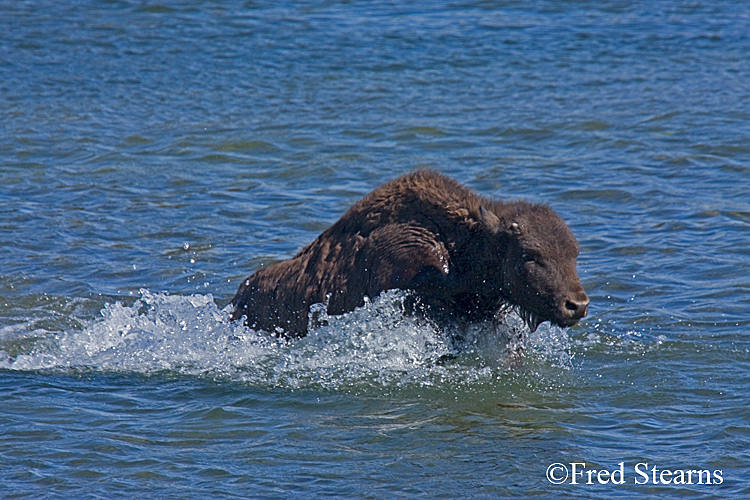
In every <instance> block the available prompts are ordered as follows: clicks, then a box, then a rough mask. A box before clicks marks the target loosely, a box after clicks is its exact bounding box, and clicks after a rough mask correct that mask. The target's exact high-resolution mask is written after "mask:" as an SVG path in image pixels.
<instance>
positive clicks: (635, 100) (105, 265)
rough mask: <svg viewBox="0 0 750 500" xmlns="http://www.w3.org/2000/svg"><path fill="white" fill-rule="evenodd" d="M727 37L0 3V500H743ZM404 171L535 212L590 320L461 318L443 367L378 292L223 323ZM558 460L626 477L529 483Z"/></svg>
mask: <svg viewBox="0 0 750 500" xmlns="http://www.w3.org/2000/svg"><path fill="white" fill-rule="evenodd" d="M749 23H750V18H749V16H748V13H747V9H746V7H745V6H744V5H742V4H741V3H736V2H725V1H719V2H710V3H706V4H701V3H695V2H692V3H690V2H679V1H665V2H661V3H659V4H653V3H647V2H643V3H632V2H631V3H621V2H566V3H560V2H545V1H532V2H482V3H476V4H471V3H449V2H433V3H431V4H429V5H427V6H423V5H416V4H414V5H411V4H403V3H393V4H391V3H388V2H380V1H372V2H366V3H364V2H363V3H356V2H355V3H346V2H342V3H337V2H321V3H310V2H284V3H281V4H279V3H278V2H267V3H264V2H246V3H241V2H233V3H213V2H179V1H164V2H161V3H142V2H127V1H123V2H118V1H112V2H73V3H68V2H43V1H42V2H4V3H2V4H0V96H2V98H0V116H2V117H3V118H2V119H0V131H1V132H2V133H0V159H1V163H0V176H1V177H0V180H2V188H0V248H1V249H2V251H0V425H2V432H0V467H1V468H2V471H3V473H2V478H1V479H0V497H3V498H237V497H239V498H290V497H293V498H322V497H337V498H430V499H433V498H492V499H496V498H510V497H513V498H516V497H521V498H524V497H531V496H535V497H539V498H597V499H599V498H644V497H659V498H685V497H687V498H745V497H747V496H749V495H750V485H749V483H748V479H749V477H750V476H749V475H748V471H749V470H750V453H748V449H749V448H750V410H748V406H749V405H748V402H749V401H750V389H748V387H750V363H749V362H748V359H749V353H750V341H748V337H747V329H748V324H750V314H748V309H749V306H750V296H749V295H748V293H749V292H750V277H749V276H750V272H748V271H750V201H748V200H750V197H748V191H749V188H750V146H748V144H750V127H749V126H748V123H750V104H749V103H750V84H749V83H748V82H750V67H749V66H750V63H748V59H747V54H748V53H749V52H750V24H749ZM418 167H431V168H435V169H438V170H439V171H441V172H443V173H446V174H448V175H451V176H454V177H456V178H457V179H459V180H460V181H462V182H464V183H466V184H468V185H470V186H471V187H473V188H475V189H476V190H478V191H479V192H481V193H482V194H485V195H487V196H493V197H498V198H511V199H512V198H518V197H523V198H527V199H530V200H532V201H537V202H545V203H549V204H550V205H552V206H553V208H555V210H557V211H558V212H559V213H560V214H561V215H562V216H563V217H564V218H565V219H566V220H567V221H568V223H569V225H570V226H571V228H572V229H573V232H574V233H575V234H576V236H577V237H578V239H579V241H580V243H581V247H582V251H581V256H580V259H579V274H580V275H581V279H582V281H583V284H584V286H585V288H586V290H587V292H588V293H589V295H590V297H591V300H592V303H591V308H590V314H589V317H588V318H586V319H585V320H584V321H583V322H582V323H581V324H579V325H578V326H576V327H574V328H571V329H569V330H567V331H563V330H560V329H559V328H556V327H550V326H549V325H548V324H545V325H543V326H542V327H540V329H539V330H538V331H537V332H536V333H535V334H534V335H532V336H531V338H530V339H529V345H528V346H527V353H526V357H525V359H524V361H523V363H522V365H521V366H516V364H515V363H512V362H509V359H508V357H507V355H506V353H505V350H504V348H503V345H502V344H501V343H500V342H498V341H497V339H496V338H495V337H494V336H493V335H492V334H491V333H490V332H489V331H488V329H487V328H485V327H483V326H482V325H474V326H473V327H472V328H473V329H472V331H471V332H470V333H471V335H470V339H469V342H468V343H467V345H466V346H464V349H463V350H462V353H461V354H460V355H459V357H458V358H457V359H456V360H454V361H452V362H450V363H440V362H439V361H438V360H439V359H440V358H441V356H443V355H444V354H446V353H451V352H452V349H453V348H454V346H452V345H451V343H450V341H449V340H448V339H446V338H443V337H441V336H439V335H435V334H434V332H433V331H432V329H431V328H430V326H429V325H427V324H424V323H422V322H420V321H419V320H417V319H414V318H405V317H403V316H402V315H400V313H399V304H400V300H402V299H403V297H402V296H401V295H400V294H398V293H395V294H388V295H386V296H384V297H380V298H377V299H375V300H374V301H372V302H371V303H369V304H368V305H367V306H366V307H365V308H363V309H361V310H358V311H354V312H352V313H350V314H347V315H345V316H343V317H340V318H333V319H332V320H331V322H330V324H329V325H328V326H326V327H323V328H322V329H320V330H318V331H316V332H314V334H312V335H310V336H309V337H307V338H305V339H302V340H300V341H298V342H294V343H291V344H284V343H281V342H278V341H276V340H273V339H269V338H267V337H264V336H262V335H258V334H256V333H255V332H252V331H250V330H248V329H246V328H245V327H243V326H241V325H237V324H231V323H229V322H227V320H226V318H227V315H228V312H227V310H226V307H225V306H226V304H227V303H228V302H229V300H230V299H231V297H232V296H233V294H234V292H235V291H236V289H237V286H238V284H239V282H240V280H241V279H243V278H244V277H245V276H247V275H248V274H250V272H252V271H253V270H255V269H257V268H259V267H260V266H262V265H264V264H267V263H270V262H273V261H276V260H279V259H283V258H286V257H289V256H291V255H292V254H294V253H295V252H296V251H297V250H298V249H299V248H300V247H301V246H303V245H305V244H306V243H308V242H310V241H311V240H312V239H313V238H315V237H316V236H317V234H319V233H320V231H322V230H323V229H325V228H326V227H328V225H330V224H331V223H333V222H334V221H335V220H336V219H338V217H339V216H340V215H341V214H342V213H343V212H344V211H345V210H346V209H347V207H349V206H350V205H351V204H352V203H353V202H355V201H356V200H357V199H359V198H360V197H361V196H362V195H364V194H365V193H367V192H369V191H370V190H371V189H373V188H374V187H376V186H377V185H379V184H380V183H382V182H384V181H386V180H388V179H390V178H392V177H395V176H397V175H399V174H402V173H405V172H407V171H410V170H412V169H415V168H418ZM513 321H514V319H513V318H511V319H510V323H511V324H510V325H507V328H516V327H518V325H517V322H516V323H515V324H514V323H513ZM577 462H585V464H586V466H585V467H586V470H587V471H591V470H594V469H595V470H607V471H609V472H610V473H611V472H612V471H617V470H618V469H619V467H620V465H619V464H620V463H622V464H623V465H622V467H623V471H624V476H625V477H624V479H625V484H622V485H620V484H613V482H612V481H609V482H607V483H605V484H599V483H598V480H597V477H598V476H597V475H596V473H594V475H593V476H592V477H593V480H592V481H591V482H592V483H593V484H585V483H586V482H587V477H586V476H585V475H582V476H577V477H578V481H577V482H578V483H584V484H571V482H570V479H568V481H567V482H565V483H564V484H552V483H551V482H550V481H549V480H548V479H547V477H546V472H547V469H548V467H549V466H551V465H552V464H554V463H562V464H564V465H566V466H567V467H568V468H569V469H570V468H571V467H572V466H571V463H577ZM638 464H648V465H647V466H640V469H639V470H641V471H646V472H645V473H644V475H640V474H638V472H637V471H636V467H637V466H638ZM653 467H657V469H658V470H657V474H658V473H659V472H658V471H660V470H665V469H666V470H669V471H671V473H670V474H667V475H665V476H657V477H656V480H654V476H652V473H653V471H652V469H653ZM687 470H696V471H697V470H701V471H702V470H707V471H709V472H711V473H714V471H720V472H719V474H720V477H721V482H719V481H718V480H717V479H716V476H715V475H714V476H711V481H710V484H706V483H708V481H703V480H702V481H701V483H703V484H699V481H697V480H696V476H691V478H690V480H689V481H688V478H687V476H686V472H684V471H687ZM674 471H683V473H682V476H681V475H680V473H679V472H674ZM601 477H603V478H604V479H608V478H612V477H617V474H615V476H612V475H611V474H610V475H609V476H607V475H606V474H605V475H604V476H601ZM644 477H645V479H644ZM680 478H682V479H680ZM662 479H664V481H663V482H662ZM704 479H705V478H704ZM639 482H642V483H643V484H639ZM655 483H656V484H655ZM664 483H667V484H664ZM675 483H677V484H675ZM679 483H687V484H679Z"/></svg>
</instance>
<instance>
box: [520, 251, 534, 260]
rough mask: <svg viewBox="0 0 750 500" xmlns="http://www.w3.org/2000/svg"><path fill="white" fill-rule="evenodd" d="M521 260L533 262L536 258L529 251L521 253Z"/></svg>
mask: <svg viewBox="0 0 750 500" xmlns="http://www.w3.org/2000/svg"><path fill="white" fill-rule="evenodd" d="M521 260H522V261H524V262H534V261H535V260H536V259H535V258H534V256H533V255H531V254H530V253H527V252H523V253H522V254H521Z"/></svg>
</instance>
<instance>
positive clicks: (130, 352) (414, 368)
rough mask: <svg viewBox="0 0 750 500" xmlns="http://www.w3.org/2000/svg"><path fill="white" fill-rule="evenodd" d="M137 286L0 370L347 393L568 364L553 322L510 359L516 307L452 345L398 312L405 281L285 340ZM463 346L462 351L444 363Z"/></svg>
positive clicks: (485, 378) (468, 386)
mask: <svg viewBox="0 0 750 500" xmlns="http://www.w3.org/2000/svg"><path fill="white" fill-rule="evenodd" d="M141 294H142V297H141V298H140V299H139V300H137V301H136V302H135V303H133V304H132V305H125V304H123V303H120V302H117V303H114V304H108V305H107V306H106V307H105V308H104V309H103V310H102V312H101V314H102V318H100V319H97V320H93V321H88V322H86V324H84V326H83V328H82V329H80V330H72V331H67V332H62V333H58V334H56V335H50V334H49V333H50V332H43V331H37V332H36V333H35V335H37V336H38V338H37V340H36V347H35V348H34V350H33V351H32V352H31V353H29V354H18V355H16V356H15V357H12V356H6V357H5V358H0V369H10V370H43V371H52V372H63V373H70V372H73V373H81V372H118V373H133V374H139V375H147V376H153V375H166V376H173V374H180V375H189V376H199V377H207V378H210V379H216V380H226V381H230V382H238V383H243V384H249V385H252V386H256V387H265V388H271V387H279V388H286V389H303V388H307V389H326V390H336V391H345V392H354V393H368V392H371V391H373V390H374V391H376V392H378V393H381V392H382V391H386V392H391V391H394V390H398V391H401V390H407V391H408V390H411V389H420V390H421V389H425V388H433V389H434V390H436V391H438V392H440V393H444V392H446V391H447V393H454V392H455V393H456V394H460V393H464V392H465V391H467V390H468V391H475V390H479V391H483V390H495V389H496V388H498V386H506V385H508V384H511V385H513V384H517V383H519V380H521V383H522V384H524V385H527V386H528V385H533V386H538V385H540V384H541V385H543V386H544V387H548V386H550V385H557V384H559V381H560V378H561V377H563V378H564V377H565V376H564V373H565V372H566V371H567V368H570V367H571V366H572V360H571V356H570V354H569V352H570V347H571V346H570V341H569V339H568V337H567V335H566V334H565V332H564V331H563V330H562V329H560V328H559V327H555V326H547V325H542V327H540V328H539V329H538V330H537V331H536V332H535V333H533V334H532V335H530V336H529V338H528V339H527V343H526V356H525V357H524V363H523V369H522V370H518V369H517V368H514V367H510V366H509V365H508V362H507V361H508V358H507V352H506V350H505V346H504V343H503V340H502V339H503V338H505V337H508V336H510V335H513V334H514V332H516V331H517V329H518V328H525V325H524V324H523V321H522V320H521V319H520V318H519V317H518V316H517V315H515V314H511V315H509V316H508V317H506V319H505V321H504V322H502V323H501V324H500V325H499V326H498V325H496V324H493V323H477V324H472V325H470V326H468V327H466V328H461V335H462V341H461V345H460V346H458V345H456V341H455V338H454V337H455V335H454V334H455V333H456V332H451V331H446V332H444V333H441V332H440V331H438V330H436V329H435V328H434V325H432V324H431V323H430V322H429V321H428V320H426V319H424V318H420V317H415V316H413V315H405V314H403V307H404V300H406V299H407V293H405V292H403V291H400V290H391V291H388V292H384V293H383V294H381V295H380V296H379V297H377V298H376V299H375V300H373V301H369V300H368V301H366V303H365V304H364V305H363V306H362V307H360V308H358V309H356V310H354V311H352V312H349V313H346V314H343V315H340V316H331V317H328V318H325V319H326V320H327V323H328V324H327V325H324V326H321V327H319V328H317V329H316V330H314V331H311V332H310V334H309V335H307V336H306V337H304V338H301V339H297V340H295V341H291V342H289V341H285V340H283V339H278V338H275V337H272V336H269V335H268V333H267V332H262V331H255V330H252V329H250V328H248V327H247V326H245V325H243V324H241V323H239V322H230V321H227V319H228V316H229V313H230V311H229V308H224V309H223V310H222V309H220V308H219V307H218V306H217V305H216V303H215V302H214V300H213V297H211V296H210V295H190V296H172V295H167V294H162V293H151V292H149V291H147V290H142V291H141ZM458 350H460V351H461V355H460V356H458V357H456V358H455V359H452V360H451V361H450V362H447V363H443V362H441V359H445V357H446V356H450V355H452V354H455V353H457V352H458ZM560 368H563V370H562V371H561V370H560ZM170 374H172V375H170Z"/></svg>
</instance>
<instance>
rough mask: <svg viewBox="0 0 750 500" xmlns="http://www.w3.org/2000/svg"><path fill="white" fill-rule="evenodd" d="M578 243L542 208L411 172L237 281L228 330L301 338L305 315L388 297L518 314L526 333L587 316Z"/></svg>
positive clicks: (450, 309)
mask: <svg viewBox="0 0 750 500" xmlns="http://www.w3.org/2000/svg"><path fill="white" fill-rule="evenodd" d="M578 250H579V248H578V242H577V241H576V239H575V237H574V236H573V234H572V233H571V231H570V229H569V228H568V226H567V225H566V224H565V222H564V221H563V220H562V219H561V218H560V217H559V216H558V215H557V214H556V213H555V212H554V211H553V210H552V209H551V208H549V207H548V206H546V205H538V204H532V203H528V202H525V201H513V202H501V201H494V200H490V199H488V198H485V197H482V196H480V195H479V194H477V193H476V192H474V191H472V190H471V189H469V188H467V187H466V186H463V185H461V184H460V183H458V182H457V181H455V180H453V179H451V178H449V177H446V176H444V175H441V174H438V173H437V172H434V171H431V170H420V171H417V172H414V173H412V174H408V175H404V176H402V177H399V178H397V179H394V180H392V181H390V182H387V183H385V184H383V185H382V186H380V187H379V188H377V189H375V190H374V191H373V192H371V193H370V194H368V195H367V196H365V197H364V198H363V199H362V200H360V201H358V202H357V203H355V204H354V205H353V206H352V207H351V208H350V209H349V210H348V211H347V212H346V213H345V214H344V216H343V217H341V219H339V221H338V222H336V223H335V224H334V225H332V226H331V227H329V228H328V229H326V230H325V231H323V233H322V234H321V235H320V236H318V238H317V239H315V241H313V242H312V243H310V244H309V245H307V246H306V247H305V248H303V249H302V250H301V251H300V252H299V253H298V254H297V255H295V256H294V257H292V258H291V259H288V260H285V261H282V262H278V263H276V264H274V265H272V266H270V267H268V268H265V269H261V270H259V271H258V272H256V273H255V274H253V275H252V276H250V277H248V278H247V279H246V280H244V281H243V282H242V284H241V285H240V287H239V290H238V291H237V295H236V296H235V297H234V299H233V300H232V304H233V305H234V307H235V309H234V312H233V314H232V319H233V320H237V319H240V318H242V317H244V318H245V322H246V323H247V325H248V326H250V327H252V328H255V329H262V330H266V331H269V332H273V333H275V334H277V335H281V336H284V337H289V338H293V337H301V336H304V335H305V334H306V333H307V329H308V321H309V317H308V316H309V312H310V306H311V305H313V304H317V303H326V304H327V312H328V314H330V315H337V314H343V313H345V312H348V311H351V310H353V309H355V308H357V307H360V306H362V305H363V304H364V298H365V297H370V298H375V297H377V296H378V295H379V294H380V293H381V292H382V291H384V290H390V289H394V288H397V289H403V290H412V291H413V294H414V295H415V296H416V298H417V301H418V302H419V303H420V304H421V307H420V309H421V310H422V311H424V312H425V313H426V314H428V315H432V316H434V317H436V318H440V317H445V316H446V315H447V316H449V317H459V318H467V319H470V320H473V319H484V318H492V317H493V316H494V315H495V314H496V313H497V312H498V310H500V309H501V308H509V307H510V308H515V309H516V310H517V311H518V312H519V314H520V315H521V317H522V318H523V320H524V322H525V323H526V324H527V325H528V326H529V328H530V329H531V330H532V331H533V330H535V329H536V327H537V326H538V325H539V324H540V323H541V322H543V321H551V322H552V323H555V324H557V325H560V326H562V327H567V326H571V325H573V324H575V323H577V322H578V321H579V320H580V319H581V318H582V317H584V316H585V315H586V311H587V308H588V297H587V296H586V293H585V292H584V290H583V287H582V286H581V282H580V280H579V279H578V274H577V272H576V258H577V256H578Z"/></svg>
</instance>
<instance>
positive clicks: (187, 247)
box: [182, 241, 190, 251]
mask: <svg viewBox="0 0 750 500" xmlns="http://www.w3.org/2000/svg"><path fill="white" fill-rule="evenodd" d="M182 249H183V250H185V251H188V250H190V243H188V242H187V241H183V242H182Z"/></svg>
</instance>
